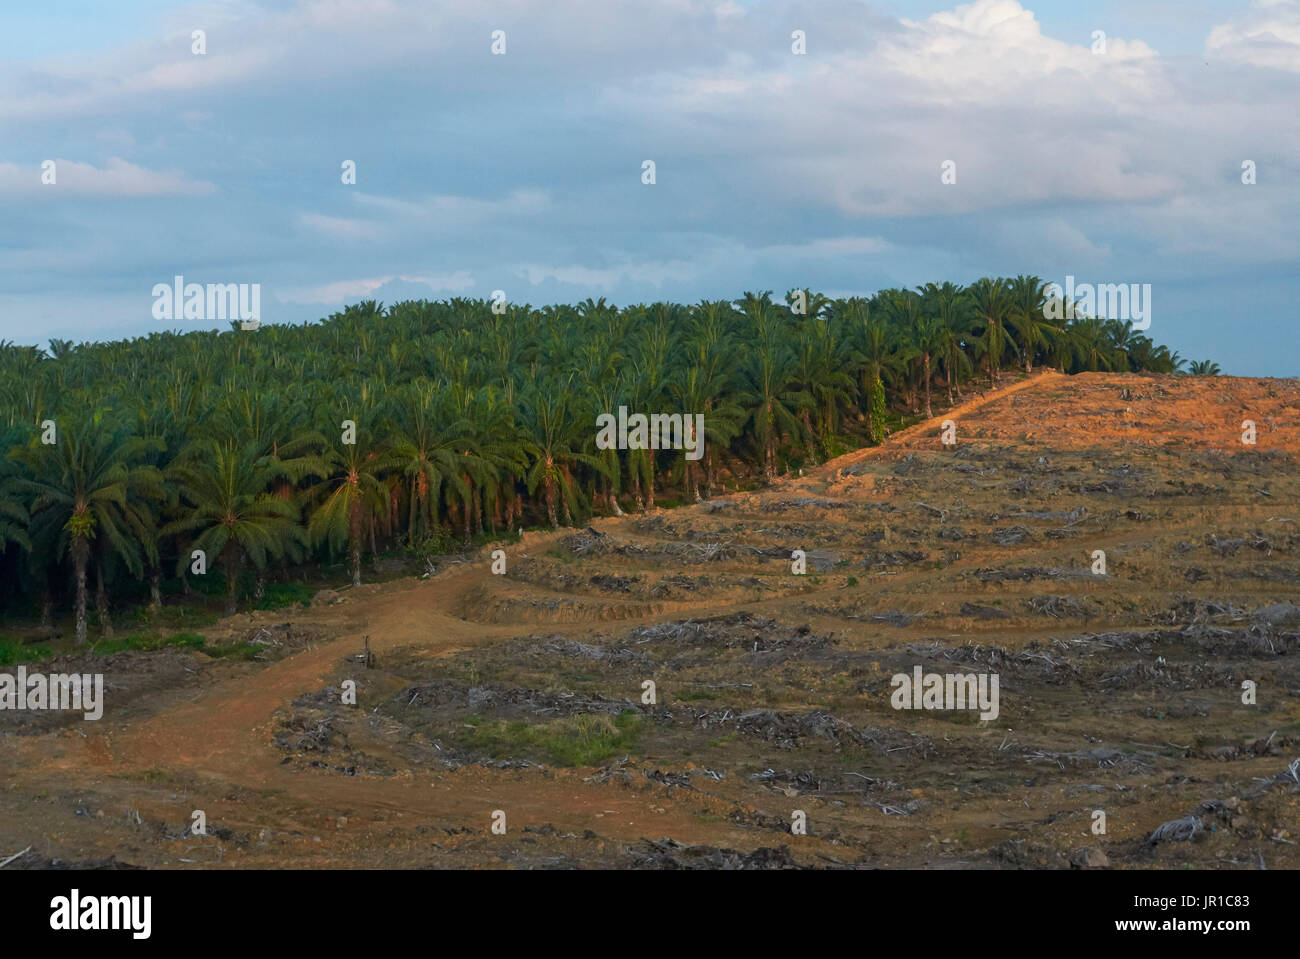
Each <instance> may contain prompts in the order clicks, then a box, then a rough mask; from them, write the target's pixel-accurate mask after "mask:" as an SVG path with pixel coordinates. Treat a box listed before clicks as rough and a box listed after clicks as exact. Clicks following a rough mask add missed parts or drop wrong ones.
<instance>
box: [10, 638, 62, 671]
mask: <svg viewBox="0 0 1300 959" xmlns="http://www.w3.org/2000/svg"><path fill="white" fill-rule="evenodd" d="M50 656H51V653H50V647H49V646H47V645H46V644H45V643H30V644H23V643H21V642H19V641H18V640H16V639H12V638H10V637H7V636H5V637H0V666H17V665H18V664H19V663H39V662H42V661H43V660H46V659H49V658H50Z"/></svg>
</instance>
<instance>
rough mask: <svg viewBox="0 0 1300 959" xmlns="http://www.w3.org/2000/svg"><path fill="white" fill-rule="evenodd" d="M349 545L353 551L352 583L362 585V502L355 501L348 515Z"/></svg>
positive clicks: (351, 563) (351, 558)
mask: <svg viewBox="0 0 1300 959" xmlns="http://www.w3.org/2000/svg"><path fill="white" fill-rule="evenodd" d="M348 547H349V551H350V552H351V556H350V560H351V562H350V564H349V565H350V566H351V567H352V570H351V572H352V585H353V586H360V585H361V504H360V503H357V502H353V504H352V509H351V510H350V512H349V515H348Z"/></svg>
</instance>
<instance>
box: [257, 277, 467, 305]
mask: <svg viewBox="0 0 1300 959" xmlns="http://www.w3.org/2000/svg"><path fill="white" fill-rule="evenodd" d="M395 280H400V281H401V282H403V283H421V284H423V285H425V286H427V287H428V288H429V289H430V290H431V291H432V292H434V293H460V292H463V291H464V290H468V289H469V288H470V287H472V286H473V285H474V278H473V276H471V275H470V273H469V272H468V271H467V270H457V271H455V272H454V273H446V274H434V275H430V276H409V275H405V274H403V275H397V276H379V277H374V278H371V279H357V280H338V281H336V282H334V283H326V284H325V285H324V286H316V287H307V288H301V289H290V290H284V291H281V292H277V294H276V299H278V300H280V301H281V302H282V303H313V304H327V305H332V304H339V303H343V302H344V301H345V300H351V299H357V298H362V297H367V296H369V295H370V294H372V293H374V292H375V291H376V290H378V289H380V288H381V287H384V286H387V285H388V284H389V283H392V282H393V281H395Z"/></svg>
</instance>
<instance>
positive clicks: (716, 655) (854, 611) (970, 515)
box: [0, 373, 1300, 869]
mask: <svg viewBox="0 0 1300 959" xmlns="http://www.w3.org/2000/svg"><path fill="white" fill-rule="evenodd" d="M1244 419H1250V420H1253V421H1254V422H1255V423H1256V427H1257V430H1258V440H1257V443H1256V444H1255V445H1253V446H1247V445H1243V444H1242V443H1241V441H1240V437H1241V433H1242V426H1241V424H1242V420H1244ZM943 420H952V421H954V423H955V424H956V427H957V440H958V442H957V445H956V446H955V447H945V446H944V445H943V444H942V443H941V441H940V428H941V423H942V421H943ZM1298 455H1300V382H1297V381H1295V380H1264V379H1260V380H1254V379H1239V378H1228V377H1213V378H1211V377H1186V378H1164V377H1137V376H1123V375H1111V374H1083V375H1079V376H1074V377H1065V376H1060V375H1056V374H1051V373H1047V374H1040V375H1037V376H1034V377H1032V378H1028V379H1023V380H1020V381H1017V382H1014V383H1011V382H1010V381H1009V382H1008V385H1007V386H1006V387H1004V388H1002V389H998V390H994V391H990V392H989V393H987V394H985V395H982V396H978V397H976V398H974V399H972V400H970V401H969V402H966V403H964V404H963V405H961V406H959V407H957V408H956V409H954V410H951V411H949V412H947V413H944V414H942V415H941V416H939V417H936V418H935V419H934V420H931V421H928V422H925V423H921V424H919V425H917V426H914V427H912V428H910V429H908V430H906V431H904V432H902V433H900V434H897V435H895V436H893V437H890V438H889V439H888V440H887V441H886V442H885V444H884V445H883V446H881V447H879V448H874V449H868V450H862V451H858V452H855V453H852V454H849V455H848V456H844V457H841V458H840V459H837V460H835V461H833V462H831V463H828V464H826V465H824V466H822V467H818V468H816V469H813V470H810V471H807V475H805V476H802V477H797V478H791V479H788V480H785V481H782V482H779V483H778V484H776V485H775V486H773V487H770V488H768V489H764V490H762V491H759V492H754V493H742V494H735V495H731V496H726V497H721V498H715V499H713V500H710V501H707V502H704V503H701V504H699V505H697V506H692V507H688V508H682V509H676V510H672V511H662V510H661V511H656V512H651V513H647V514H639V515H632V516H628V517H624V518H620V519H599V520H596V521H594V522H593V523H592V524H591V525H590V527H586V528H582V529H570V530H561V531H560V532H558V533H554V534H553V533H528V534H526V535H525V537H524V539H523V541H522V542H521V543H519V544H516V545H514V546H511V547H508V548H507V553H508V571H507V573H506V575H504V576H494V575H492V574H491V573H490V561H489V559H488V551H487V550H485V551H484V552H483V553H482V555H481V556H479V557H478V558H477V559H476V561H475V562H472V563H467V564H463V565H457V566H453V567H451V568H449V569H447V570H446V571H444V572H441V573H439V574H438V575H436V576H434V577H431V578H429V579H427V580H415V579H407V580H399V581H395V582H390V583H385V584H381V585H373V586H363V587H360V588H358V589H347V590H341V591H337V592H335V593H334V594H333V596H332V597H331V596H319V597H318V599H317V601H316V603H315V604H314V605H313V606H312V607H311V608H310V609H299V610H295V611H293V612H287V611H279V612H274V613H257V614H242V615H239V616H236V617H233V618H231V619H227V620H223V621H222V622H221V623H220V624H218V625H217V626H215V627H213V628H211V629H208V630H204V632H205V634H206V637H207V639H208V641H209V642H212V643H222V642H228V643H234V642H246V641H248V640H249V639H250V638H252V637H256V638H258V639H259V641H260V642H262V643H263V644H265V645H266V646H267V647H268V650H269V651H270V652H271V655H268V657H267V658H266V661H259V662H235V661H232V660H228V659H224V658H222V659H212V658H209V657H208V656H205V655H204V654H202V653H199V652H193V651H183V650H178V649H165V650H160V651H157V652H151V653H122V654H117V655H115V656H112V657H107V658H102V657H101V658H98V659H95V660H94V661H93V663H92V662H91V661H90V660H89V659H85V660H84V661H83V660H78V659H76V658H67V657H65V658H62V659H60V660H59V661H57V662H56V663H53V664H49V665H48V667H41V668H46V669H48V671H61V672H66V671H72V670H74V669H79V668H80V669H85V670H88V671H89V670H91V669H92V666H93V669H94V671H101V672H103V673H104V674H105V681H106V685H107V692H106V706H105V713H104V717H103V719H102V720H100V721H98V722H85V721H83V720H82V719H81V718H80V715H79V714H77V715H75V716H67V715H63V714H50V713H40V714H34V713H28V714H21V713H13V712H3V713H0V770H3V776H2V778H0V860H2V859H4V858H6V857H7V856H8V855H9V854H10V853H12V852H16V851H17V850H19V849H22V848H24V847H25V846H29V845H30V846H31V847H32V851H31V852H30V853H28V854H26V855H25V856H23V857H20V858H19V859H17V860H15V861H14V862H13V863H11V864H10V865H8V866H7V867H5V868H9V869H15V868H24V867H26V868H50V867H56V866H59V865H68V864H82V865H98V866H106V867H113V866H117V867H120V866H122V865H132V866H141V867H150V868H240V867H264V868H265V867H271V868H275V867H293V868H303V867H306V868H354V867H371V868H376V867H379V868H418V867H452V868H485V867H486V868H575V867H609V868H794V867H820V868H849V867H863V866H865V867H924V868H945V869H948V868H1071V867H1085V866H1099V865H1109V867H1111V868H1120V869H1133V868H1175V867H1183V866H1188V865H1191V866H1199V867H1216V868H1259V867H1260V866H1261V865H1266V866H1267V867H1268V868H1270V869H1272V868H1295V867H1297V866H1300V845H1297V843H1300V805H1298V804H1300V765H1295V766H1293V765H1292V764H1293V763H1294V761H1295V760H1297V759H1300V606H1298V605H1294V604H1300V471H1298V470H1297V465H1298V463H1297V459H1298ZM794 549H803V550H805V551H806V552H807V554H808V571H807V573H806V575H802V576H797V575H793V574H792V572H791V562H790V554H791V551H792V550H794ZM1094 550H1104V551H1105V553H1106V559H1107V574H1106V575H1105V576H1098V575H1095V574H1094V573H1093V572H1092V558H1091V556H1092V553H1093V551H1094ZM367 636H368V637H369V640H370V648H371V650H372V652H373V654H374V660H375V661H374V665H373V668H367V665H366V663H365V662H364V661H363V660H362V659H361V658H360V656H359V654H361V653H362V651H363V643H364V638H365V637H367ZM918 665H919V666H921V667H923V668H924V670H925V671H927V672H930V671H935V672H941V673H951V672H962V673H966V672H987V671H992V672H996V673H997V674H998V676H999V679H1000V715H999V716H998V717H997V719H996V720H993V721H981V720H980V719H979V718H978V716H977V715H975V714H974V713H973V712H971V711H961V710H941V711H921V710H918V711H912V710H895V709H893V708H892V707H891V705H890V693H891V686H890V678H891V676H893V675H894V674H895V673H900V672H902V673H910V672H911V670H912V668H913V667H914V666H918ZM30 668H31V669H36V668H37V667H35V666H33V667H30ZM349 679H350V680H353V681H354V682H355V684H356V705H355V706H353V705H344V704H343V702H342V697H341V686H342V684H343V682H344V681H345V680H349ZM646 680H650V681H653V682H654V684H655V689H656V699H657V701H656V702H654V703H652V704H651V703H644V702H643V701H642V691H643V683H644V682H645V681H646ZM1247 680H1249V681H1251V682H1253V683H1255V684H1256V702H1255V704H1254V705H1247V704H1244V703H1243V701H1242V694H1243V689H1242V683H1243V681H1247ZM196 809H201V810H203V811H204V813H205V814H206V817H207V822H208V835H205V836H196V835H193V834H191V832H190V830H189V825H190V820H191V812H192V811H193V810H196ZM498 810H499V811H501V812H503V813H504V814H505V820H506V832H505V834H504V835H497V834H494V833H493V832H492V831H491V825H492V817H493V813H494V812H495V811H498ZM1098 810H1100V811H1102V812H1104V813H1105V817H1106V831H1105V833H1104V834H1103V835H1098V834H1095V833H1094V832H1093V828H1092V827H1093V823H1094V814H1095V812H1096V811H1098ZM799 812H802V813H803V814H804V816H806V820H807V826H808V828H807V832H808V834H807V835H794V834H792V832H791V824H792V822H794V821H795V819H796V817H797V815H798V813H799ZM1162 826H1164V827H1165V828H1163V829H1162V828H1161V827H1162ZM1153 837H1154V838H1153ZM1098 852H1100V853H1101V854H1102V855H1100V856H1099V855H1098V854H1097V853H1098Z"/></svg>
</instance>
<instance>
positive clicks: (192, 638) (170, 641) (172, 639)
mask: <svg viewBox="0 0 1300 959" xmlns="http://www.w3.org/2000/svg"><path fill="white" fill-rule="evenodd" d="M168 646H183V647H185V648H186V649H200V648H202V646H203V637H202V636H200V635H199V634H198V633H175V634H173V635H171V636H163V635H160V634H158V633H128V634H127V635H125V636H115V637H113V638H112V639H101V640H100V641H99V642H97V643H91V644H90V651H91V652H92V653H94V654H95V655H96V656H107V655H109V654H110V653H122V652H128V651H134V652H151V651H153V650H156V649H166V648H167V647H168Z"/></svg>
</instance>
